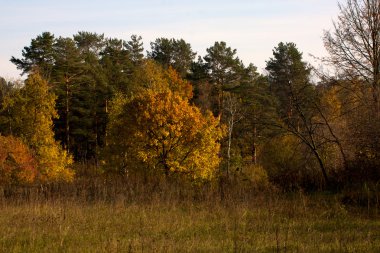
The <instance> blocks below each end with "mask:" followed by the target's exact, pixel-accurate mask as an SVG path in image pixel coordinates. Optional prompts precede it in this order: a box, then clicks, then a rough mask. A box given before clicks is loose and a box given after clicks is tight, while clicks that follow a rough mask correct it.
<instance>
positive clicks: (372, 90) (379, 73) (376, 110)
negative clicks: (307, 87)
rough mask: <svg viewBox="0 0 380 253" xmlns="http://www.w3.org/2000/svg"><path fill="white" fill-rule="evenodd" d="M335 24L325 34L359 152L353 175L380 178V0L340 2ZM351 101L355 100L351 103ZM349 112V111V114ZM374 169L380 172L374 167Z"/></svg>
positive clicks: (353, 146) (352, 144) (349, 132)
mask: <svg viewBox="0 0 380 253" xmlns="http://www.w3.org/2000/svg"><path fill="white" fill-rule="evenodd" d="M339 11H340V13H339V15H338V18H337V20H336V21H334V22H333V25H334V26H333V29H332V30H331V31H326V32H325V34H324V43H325V48H326V49H327V51H328V52H329V57H326V58H324V60H325V62H326V63H329V64H331V65H332V66H333V67H335V68H336V70H337V75H336V76H335V77H328V79H327V80H326V83H334V86H335V87H334V88H335V90H337V91H338V93H339V94H340V98H342V99H340V100H339V101H340V102H342V107H341V115H340V116H339V118H340V119H341V120H342V121H345V122H346V123H347V124H346V128H345V129H343V130H344V131H345V132H346V134H345V136H346V139H347V140H349V142H345V145H346V146H345V148H346V149H347V147H348V149H349V150H350V153H354V155H353V156H351V158H350V160H351V163H353V165H351V167H352V168H351V170H352V171H353V172H352V173H351V178H350V180H353V179H354V178H361V176H358V175H363V176H364V175H365V174H368V176H366V180H378V178H379V171H378V165H379V163H380V157H379V155H378V154H379V151H380V144H379V143H380V132H379V129H380V34H379V30H380V1H379V0H347V1H345V3H342V4H339ZM348 102H352V103H351V104H350V103H348ZM348 115H349V116H348ZM369 171H373V172H374V173H368V172H369Z"/></svg>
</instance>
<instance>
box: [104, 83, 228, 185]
mask: <svg viewBox="0 0 380 253" xmlns="http://www.w3.org/2000/svg"><path fill="white" fill-rule="evenodd" d="M124 102H125V104H124V105H121V106H120V105H119V106H117V105H115V109H116V111H115V113H116V115H113V116H112V117H111V119H112V121H111V122H110V128H109V129H110V139H109V148H110V149H111V152H110V153H111V154H112V155H111V157H110V159H109V161H113V162H115V161H116V162H117V163H118V167H119V168H120V167H124V169H129V168H133V167H134V166H137V167H139V168H140V169H141V168H144V167H145V168H147V169H148V170H154V171H163V172H164V173H165V174H166V175H168V174H170V173H183V174H187V175H189V176H191V177H192V178H201V179H211V178H212V177H214V176H215V173H216V171H217V170H216V169H217V167H218V164H219V161H220V159H219V157H218V153H219V144H218V140H219V139H220V138H221V137H222V131H221V129H220V127H219V120H218V119H216V118H214V117H213V116H212V115H211V114H210V113H208V114H206V115H202V114H201V112H200V110H199V109H198V108H197V107H194V106H191V105H190V104H189V102H188V101H187V99H185V98H183V97H181V96H180V95H179V94H178V93H175V92H171V91H168V92H154V91H151V90H150V91H147V92H145V93H143V94H140V95H138V96H136V97H134V98H133V99H131V100H129V101H126V100H124ZM112 150H114V151H112Z"/></svg>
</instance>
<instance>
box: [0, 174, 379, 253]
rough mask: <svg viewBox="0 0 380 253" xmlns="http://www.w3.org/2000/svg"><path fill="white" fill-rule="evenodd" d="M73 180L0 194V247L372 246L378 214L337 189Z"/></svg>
mask: <svg viewBox="0 0 380 253" xmlns="http://www.w3.org/2000/svg"><path fill="white" fill-rule="evenodd" d="M222 183H223V184H222V186H223V189H224V190H223V198H221V191H220V188H221V183H220V182H219V183H215V184H207V185H193V184H191V183H190V182H187V181H185V180H181V179H165V178H160V177H148V178H147V177H145V178H144V177H139V176H137V175H134V176H129V177H124V178H121V177H108V178H107V177H98V178H92V179H90V177H81V178H79V179H78V180H77V181H76V182H75V183H73V184H54V185H47V186H43V187H41V186H35V187H25V188H19V187H8V188H2V190H1V191H0V228H1V229H0V252H380V220H379V219H378V217H377V216H376V214H375V212H368V211H367V209H366V208H364V209H362V208H357V207H350V206H345V205H343V204H342V202H341V201H340V198H339V196H336V195H327V194H316V195H307V194H304V193H302V192H297V193H292V194H283V193H279V192H278V191H275V190H273V189H271V190H265V191H263V190H260V191H258V190H254V189H255V187H253V186H252V185H248V184H247V185H244V184H241V183H239V184H236V182H234V181H230V182H229V183H226V182H222Z"/></svg>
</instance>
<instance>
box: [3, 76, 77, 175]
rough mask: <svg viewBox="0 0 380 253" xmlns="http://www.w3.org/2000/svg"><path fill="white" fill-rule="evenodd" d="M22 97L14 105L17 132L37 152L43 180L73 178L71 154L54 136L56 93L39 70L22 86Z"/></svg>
mask: <svg viewBox="0 0 380 253" xmlns="http://www.w3.org/2000/svg"><path fill="white" fill-rule="evenodd" d="M19 92H20V96H19V97H18V99H17V100H16V101H15V102H14V104H12V105H10V106H12V107H14V108H15V109H14V110H13V111H14V114H13V115H12V116H13V126H14V130H13V132H14V135H15V136H18V137H20V138H21V139H23V140H24V141H25V143H26V144H27V145H28V146H29V147H30V149H31V150H32V151H33V152H34V155H35V158H36V159H37V162H38V164H37V168H38V171H39V174H40V179H41V180H43V181H56V180H68V181H70V180H72V178H73V172H72V170H71V169H70V168H69V166H70V164H71V163H72V159H71V156H70V155H69V154H68V153H66V151H64V150H62V148H61V146H60V145H59V143H58V142H56V141H55V139H54V132H53V129H52V127H53V121H52V119H53V118H55V117H57V112H56V110H55V99H56V97H55V95H54V94H52V93H51V92H50V91H49V88H48V84H47V82H46V81H45V80H43V79H42V78H41V76H40V75H39V74H37V73H33V74H30V75H29V76H28V79H27V80H26V81H25V85H24V87H23V88H21V89H20V91H19Z"/></svg>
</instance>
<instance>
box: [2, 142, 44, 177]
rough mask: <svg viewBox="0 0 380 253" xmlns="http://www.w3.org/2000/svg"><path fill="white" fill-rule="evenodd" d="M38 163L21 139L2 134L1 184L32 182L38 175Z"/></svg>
mask: <svg viewBox="0 0 380 253" xmlns="http://www.w3.org/2000/svg"><path fill="white" fill-rule="evenodd" d="M36 165H37V163H36V161H35V159H34V158H33V156H32V154H31V152H30V150H29V149H28V148H27V146H26V145H25V144H24V143H23V142H22V141H21V140H19V139H17V138H15V137H12V136H8V137H4V136H0V184H20V183H21V184H25V183H32V182H33V181H34V180H35V178H36V175H37V169H36Z"/></svg>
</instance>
